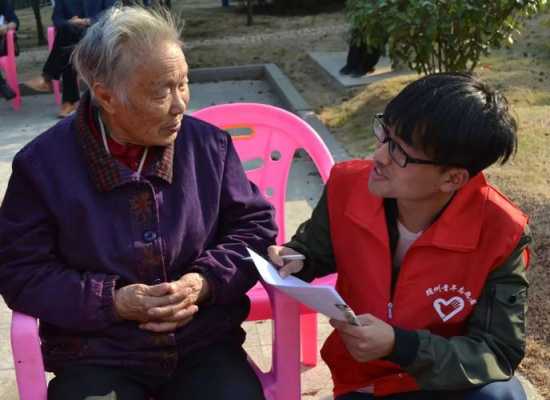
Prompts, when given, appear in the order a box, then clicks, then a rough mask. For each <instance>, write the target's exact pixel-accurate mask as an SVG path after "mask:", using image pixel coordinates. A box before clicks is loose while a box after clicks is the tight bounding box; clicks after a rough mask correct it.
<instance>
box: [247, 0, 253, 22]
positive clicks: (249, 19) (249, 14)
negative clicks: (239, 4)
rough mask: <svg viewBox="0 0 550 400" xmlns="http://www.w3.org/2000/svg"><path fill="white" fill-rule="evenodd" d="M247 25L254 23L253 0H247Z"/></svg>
mask: <svg viewBox="0 0 550 400" xmlns="http://www.w3.org/2000/svg"><path fill="white" fill-rule="evenodd" d="M246 25H248V26H251V25H252V0H246Z"/></svg>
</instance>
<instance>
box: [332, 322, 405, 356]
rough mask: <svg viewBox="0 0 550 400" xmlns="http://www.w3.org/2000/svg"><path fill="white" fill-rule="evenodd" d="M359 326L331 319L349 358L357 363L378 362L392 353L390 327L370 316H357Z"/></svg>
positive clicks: (393, 337) (392, 336)
mask: <svg viewBox="0 0 550 400" xmlns="http://www.w3.org/2000/svg"><path fill="white" fill-rule="evenodd" d="M358 319H359V321H360V322H361V326H353V325H350V324H348V323H347V322H342V321H336V320H333V319H331V320H330V324H331V325H332V326H333V327H334V328H335V329H336V330H337V331H338V333H340V337H341V338H342V341H343V342H344V345H345V346H346V348H347V349H348V351H349V353H350V354H351V356H352V357H353V358H354V359H355V360H356V361H359V362H367V361H371V360H378V359H380V358H382V357H386V356H387V355H389V354H390V353H391V352H392V351H393V347H394V344H395V333H394V331H393V328H392V326H391V325H389V324H387V323H386V322H384V321H382V320H381V319H378V318H376V317H375V316H373V315H371V314H363V315H359V316H358Z"/></svg>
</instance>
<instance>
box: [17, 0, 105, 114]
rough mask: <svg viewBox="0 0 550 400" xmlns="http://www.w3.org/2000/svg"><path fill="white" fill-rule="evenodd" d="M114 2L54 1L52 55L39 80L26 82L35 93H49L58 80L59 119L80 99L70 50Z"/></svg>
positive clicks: (72, 108)
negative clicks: (61, 85) (59, 92)
mask: <svg viewBox="0 0 550 400" xmlns="http://www.w3.org/2000/svg"><path fill="white" fill-rule="evenodd" d="M115 1H116V0H56V1H55V4H54V8H53V15H52V20H53V24H54V26H55V29H56V34H55V41H54V44H53V48H52V51H51V52H50V54H49V55H48V59H47V60H46V63H45V64H44V68H43V70H42V76H41V77H38V78H35V79H32V80H30V81H28V82H26V85H27V86H29V87H30V88H32V89H34V90H36V91H39V92H51V91H52V80H58V79H59V78H60V77H62V78H63V79H62V84H63V96H62V97H63V99H62V105H61V110H60V112H59V117H61V118H64V117H66V116H68V115H69V114H71V113H72V112H74V111H75V110H76V107H77V105H78V101H79V99H80V92H79V89H78V79H77V78H78V77H77V74H76V71H75V69H74V68H73V65H72V63H71V60H70V59H71V54H72V52H73V49H74V46H75V45H76V44H77V43H78V42H79V41H80V39H82V37H83V36H84V34H85V33H86V30H87V29H88V27H89V26H90V25H91V24H93V23H94V22H95V21H96V19H97V17H98V16H99V15H100V14H101V13H102V12H104V11H105V10H107V9H108V8H109V7H112V6H113V4H114V3H115Z"/></svg>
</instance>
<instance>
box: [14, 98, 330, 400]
mask: <svg viewBox="0 0 550 400" xmlns="http://www.w3.org/2000/svg"><path fill="white" fill-rule="evenodd" d="M195 116H197V117H199V118H201V119H204V120H207V121H210V122H212V123H214V124H216V125H218V126H220V127H222V128H224V129H227V130H229V131H234V130H235V129H242V130H243V131H245V132H246V131H249V132H251V133H252V135H249V137H248V139H247V136H246V135H243V136H242V137H241V138H238V137H237V138H235V144H236V147H237V151H238V152H239V154H240V156H241V158H242V159H243V160H245V161H246V160H247V159H249V158H248V157H255V155H260V156H261V159H262V160H263V166H262V168H256V169H254V170H251V171H248V176H249V177H250V179H251V180H253V181H254V182H255V183H256V184H258V186H259V187H260V189H261V190H262V191H263V192H264V193H266V192H267V193H268V198H269V199H270V200H271V201H272V202H273V204H275V207H276V210H277V216H276V218H277V222H278V224H279V226H280V229H281V230H280V232H279V236H278V239H277V241H278V242H279V243H282V241H283V240H284V218H283V216H284V197H285V194H286V183H287V179H288V174H289V171H290V166H291V163H292V157H293V155H294V152H295V151H296V149H298V148H302V149H304V150H306V151H307V152H308V154H309V155H310V157H311V158H312V159H313V161H314V163H315V164H316V166H317V168H318V169H319V171H320V173H321V177H322V179H323V181H326V179H327V178H328V174H329V171H330V168H331V166H332V164H333V160H332V157H331V155H330V153H329V151H328V149H327V148H326V146H325V145H324V143H323V141H322V140H321V139H320V138H319V136H318V135H317V133H316V132H315V131H314V130H313V129H312V128H311V127H309V125H307V124H306V123H305V122H304V121H302V120H301V119H299V118H298V117H296V116H295V115H293V114H291V113H289V112H286V111H284V110H281V109H278V108H276V107H271V106H266V105H261V104H229V105H222V106H213V107H208V108H206V109H204V110H201V111H199V112H197V113H195ZM274 152H276V153H274ZM247 154H248V156H247ZM275 156H276V157H275ZM275 158H276V160H275ZM262 170H264V171H263V173H262ZM248 295H249V297H250V298H251V303H252V307H251V313H250V316H249V318H248V320H259V319H262V320H263V319H270V318H273V345H272V367H271V370H270V371H269V372H267V373H264V372H262V371H260V370H259V368H257V366H256V365H255V364H254V363H253V362H251V363H252V365H253V367H254V369H255V370H256V373H257V374H258V376H259V378H260V380H261V382H262V387H263V389H264V393H265V396H266V398H267V399H268V400H299V399H300V392H301V390H300V337H299V335H297V333H298V332H299V331H300V324H301V325H302V327H303V326H304V325H306V330H305V331H306V333H307V334H308V335H309V336H308V340H310V341H309V342H308V343H309V344H308V346H307V347H308V349H309V351H310V352H311V351H313V352H314V353H313V357H314V359H313V360H311V359H310V362H316V352H317V342H316V336H317V334H316V333H317V319H316V314H315V313H314V312H313V311H311V310H308V309H306V308H304V307H300V306H299V304H298V303H297V302H295V301H294V300H292V299H291V298H289V297H288V296H286V295H285V294H283V293H281V292H279V291H277V290H274V289H272V288H269V287H267V288H265V289H264V288H262V287H261V286H260V285H257V286H255V287H254V288H253V289H251V290H250V291H249V293H248ZM304 316H306V317H307V318H305V319H304ZM300 319H301V321H300ZM303 332H304V331H302V333H303ZM11 342H12V353H13V359H14V365H15V371H16V377H17V386H18V389H19V396H20V399H21V400H46V396H47V386H46V380H45V374H44V364H43V361H42V353H41V351H40V339H39V336H38V327H37V321H36V319H35V318H33V317H30V316H27V315H24V314H20V313H17V312H14V313H13V316H12V325H11ZM308 356H309V357H311V354H309V355H308Z"/></svg>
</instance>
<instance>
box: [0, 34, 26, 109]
mask: <svg viewBox="0 0 550 400" xmlns="http://www.w3.org/2000/svg"><path fill="white" fill-rule="evenodd" d="M6 43H7V50H8V51H7V54H6V55H5V56H4V57H0V68H1V69H3V70H4V73H5V74H6V76H5V78H6V82H7V83H8V85H9V86H10V88H11V89H12V90H13V91H14V92H15V98H14V99H13V100H12V103H11V104H12V107H13V109H14V110H19V108H21V93H20V91H19V82H18V80H17V63H16V61H15V32H14V31H12V30H9V31H8V32H7V33H6Z"/></svg>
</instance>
